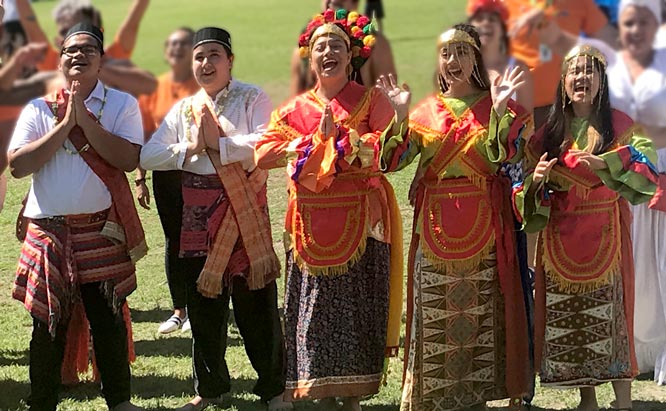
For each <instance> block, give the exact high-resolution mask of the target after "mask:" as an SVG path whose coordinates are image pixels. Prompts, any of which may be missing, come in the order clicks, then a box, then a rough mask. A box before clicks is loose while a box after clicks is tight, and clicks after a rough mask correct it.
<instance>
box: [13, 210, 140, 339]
mask: <svg viewBox="0 0 666 411" xmlns="http://www.w3.org/2000/svg"><path fill="white" fill-rule="evenodd" d="M67 218H68V219H69V221H68V222H66V223H62V222H60V221H57V220H48V219H44V220H34V221H32V222H31V223H30V224H29V225H28V231H27V234H26V238H25V241H24V242H23V247H22V249H21V258H20V259H19V263H18V267H17V269H16V280H15V282H14V289H13V290H12V296H13V297H14V299H16V300H18V301H20V302H22V303H23V305H24V306H25V307H26V309H27V310H28V311H29V312H30V314H31V315H32V316H33V317H35V318H37V319H38V320H40V321H43V322H44V323H46V324H48V325H49V330H50V331H51V333H52V334H53V335H55V334H54V333H55V329H56V327H57V325H58V322H59V321H60V320H61V319H63V318H68V317H69V315H70V314H71V309H72V304H73V303H74V302H75V300H76V298H77V293H78V285H79V284H86V283H94V282H101V283H103V284H104V293H105V296H106V297H107V298H108V299H109V303H110V304H113V306H114V309H120V308H121V306H122V304H123V303H124V301H125V298H126V297H127V296H128V295H130V294H131V293H132V291H134V290H135V289H136V276H135V273H134V264H132V261H131V260H130V257H129V254H128V252H127V247H126V246H125V245H124V244H118V243H116V242H113V241H111V240H109V239H108V238H106V237H103V236H102V235H101V234H100V232H101V230H102V228H103V227H104V224H105V223H106V212H103V213H97V214H91V215H84V216H68V217H67Z"/></svg>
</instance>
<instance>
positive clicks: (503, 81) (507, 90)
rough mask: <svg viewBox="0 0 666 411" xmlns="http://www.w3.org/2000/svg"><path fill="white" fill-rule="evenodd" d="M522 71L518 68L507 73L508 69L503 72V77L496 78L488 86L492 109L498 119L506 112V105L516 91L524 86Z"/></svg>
mask: <svg viewBox="0 0 666 411" xmlns="http://www.w3.org/2000/svg"><path fill="white" fill-rule="evenodd" d="M523 77H524V75H523V70H522V69H521V68H520V67H517V66H516V67H514V68H513V70H511V71H509V68H508V67H507V69H506V70H505V71H504V75H503V76H497V78H495V80H494V81H493V84H492V85H491V86H490V95H491V96H492V99H493V108H494V109H495V112H496V113H497V115H499V116H500V117H501V116H503V115H504V112H505V111H506V105H507V103H508V102H509V99H511V96H513V94H514V93H515V92H516V90H518V88H519V87H520V86H522V85H523V84H525V80H524V79H523Z"/></svg>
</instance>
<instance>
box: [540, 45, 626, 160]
mask: <svg viewBox="0 0 666 411" xmlns="http://www.w3.org/2000/svg"><path fill="white" fill-rule="evenodd" d="M588 58H592V57H588ZM592 64H593V65H594V69H595V70H597V72H598V73H599V76H600V86H599V92H598V93H597V95H596V96H595V97H594V100H593V101H592V105H593V106H595V107H597V110H596V111H595V112H593V113H592V116H591V117H590V127H594V129H595V130H597V132H599V135H600V137H601V140H600V141H599V142H598V143H597V144H595V147H593V149H592V151H591V152H592V154H599V153H603V152H605V151H606V150H607V149H608V147H609V146H610V145H611V144H612V143H613V140H614V139H615V130H614V129H613V111H612V109H611V104H610V97H609V92H608V78H607V77H606V72H605V70H604V67H603V65H602V64H601V62H600V61H599V60H597V59H596V58H592ZM573 118H574V112H573V105H572V104H571V100H570V99H569V97H568V96H567V94H566V92H565V90H564V78H562V80H561V81H560V83H559V85H558V86H557V96H556V99H555V103H553V105H551V106H550V110H549V112H548V119H547V120H546V124H545V125H544V127H545V129H544V136H546V138H545V141H544V146H543V151H544V152H546V153H548V156H547V157H548V159H549V160H550V159H553V158H558V157H559V156H560V154H562V152H563V151H565V150H566V149H567V148H568V146H569V145H570V144H571V143H572V142H571V132H570V128H569V127H570V124H571V120H572V119H573Z"/></svg>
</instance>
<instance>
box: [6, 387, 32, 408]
mask: <svg viewBox="0 0 666 411" xmlns="http://www.w3.org/2000/svg"><path fill="white" fill-rule="evenodd" d="M0 393H2V395H0V410H22V409H28V408H27V406H26V405H25V401H26V400H27V398H28V395H29V394H30V384H28V383H27V382H23V381H15V380H0Z"/></svg>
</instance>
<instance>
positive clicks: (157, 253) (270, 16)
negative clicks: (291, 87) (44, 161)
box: [0, 0, 666, 411]
mask: <svg viewBox="0 0 666 411" xmlns="http://www.w3.org/2000/svg"><path fill="white" fill-rule="evenodd" d="M129 3H130V0H97V1H95V4H97V5H98V6H99V7H100V8H101V9H102V12H103V15H104V21H105V25H106V29H107V30H106V35H107V38H110V37H111V36H112V34H113V33H114V31H115V30H116V29H117V27H118V24H119V22H120V20H121V19H122V18H123V17H124V15H125V13H126V10H127V7H128V6H129ZM385 3H386V4H385V9H386V13H387V18H386V21H385V22H384V27H385V33H386V35H387V36H388V38H389V40H390V41H391V44H392V47H393V53H394V56H395V59H396V63H397V67H398V72H399V74H400V77H401V80H402V81H407V82H409V84H410V86H411V88H412V90H413V92H414V102H416V101H418V100H420V99H421V98H422V97H424V96H425V95H426V94H427V93H429V92H430V91H431V89H432V88H431V79H432V73H433V70H434V67H435V66H434V65H435V39H436V37H437V35H438V34H439V33H440V32H441V31H443V29H445V28H446V27H448V26H450V25H451V24H453V23H456V22H458V21H461V20H462V19H463V17H464V16H463V10H464V5H465V3H466V1H465V0H416V1H409V0H388V1H385ZM55 4H56V2H55V1H44V0H40V1H37V2H35V3H34V7H35V9H36V10H37V13H38V16H39V18H40V20H41V23H42V24H43V26H44V27H45V29H46V30H47V32H48V33H49V35H50V36H52V35H53V33H54V28H53V24H52V23H51V21H50V19H51V14H50V12H51V9H52V7H53V6H54V5H55ZM318 5H319V1H314V0H313V1H303V0H283V1H278V0H243V1H239V0H229V1H210V0H188V1H187V2H183V1H177V0H153V2H152V4H151V6H150V8H149V10H148V12H147V14H146V16H145V19H144V23H143V25H142V27H141V33H140V40H139V43H138V45H137V49H136V50H135V53H134V60H135V62H136V63H137V64H139V65H141V66H142V67H145V68H148V69H150V70H151V71H153V72H154V73H156V74H159V73H161V72H163V71H165V70H166V65H165V63H164V62H163V59H162V45H163V42H164V39H165V38H166V36H167V34H168V33H169V31H171V30H172V29H174V28H177V27H180V26H183V25H190V26H192V27H194V28H195V29H196V28H199V27H203V26H205V25H218V26H222V27H225V28H227V29H229V31H230V32H231V33H232V39H233V48H234V52H235V54H236V60H235V64H234V75H235V76H236V77H237V78H239V79H241V80H243V81H247V82H251V83H256V84H259V85H261V86H262V87H264V89H265V90H266V91H267V92H268V93H269V94H270V96H271V98H272V99H273V101H274V103H275V104H278V103H279V102H281V101H283V100H284V99H285V98H286V97H287V93H288V84H289V78H288V76H289V57H290V53H291V51H292V49H293V47H294V45H295V43H296V39H297V35H298V32H299V30H300V29H301V28H302V27H303V26H304V25H305V24H306V22H307V20H308V18H309V17H310V16H311V15H312V14H313V13H314V12H315V11H316V9H317V7H318ZM412 174H413V168H410V169H408V170H406V171H403V172H401V173H399V174H397V175H393V176H391V181H392V183H393V184H394V186H395V188H396V191H397V195H398V198H399V201H400V203H401V206H402V211H403V217H404V222H405V232H406V233H409V230H410V226H411V215H412V211H411V207H410V206H409V204H408V202H407V189H408V187H409V183H410V181H411V177H412ZM28 185H29V180H27V179H24V180H21V181H16V180H10V183H9V192H8V195H7V200H6V203H5V210H4V212H2V213H1V214H0V244H2V248H1V251H0V273H1V275H0V289H2V290H4V292H3V293H0V304H1V306H2V311H3V312H2V315H1V316H0V393H1V394H0V410H2V411H4V410H12V411H14V410H25V409H27V407H26V405H25V403H24V399H25V398H27V396H28V393H29V380H28V346H29V341H30V332H31V320H30V317H29V315H28V314H27V313H26V311H25V310H24V309H23V308H22V306H21V305H20V304H18V303H17V302H16V301H13V300H12V299H11V296H10V289H11V284H12V281H13V278H14V268H15V265H16V260H17V257H18V253H19V244H18V243H17V241H16V240H15V239H14V236H13V228H14V219H15V217H16V214H17V213H18V210H19V204H20V200H21V199H22V197H23V196H24V194H25V192H26V191H27V189H28ZM269 201H270V206H271V215H272V224H273V238H274V239H275V244H276V249H277V252H278V254H279V255H280V256H282V255H283V254H284V249H283V246H282V241H281V239H282V221H283V218H284V210H285V204H286V199H285V181H284V174H283V171H282V170H280V171H276V172H273V173H272V174H271V180H270V182H269ZM140 214H141V218H142V220H143V223H144V228H145V229H146V233H147V240H148V244H149V246H150V248H151V250H150V253H149V255H148V256H147V257H146V258H144V259H143V260H141V261H140V262H139V264H138V267H137V271H138V278H139V287H138V290H137V291H136V292H135V293H134V294H133V295H132V296H131V297H130V299H129V304H130V307H131V308H132V318H133V322H134V339H135V343H136V351H137V356H138V358H137V361H136V362H135V363H134V365H133V366H132V374H133V393H134V396H135V397H134V400H135V402H136V403H137V404H139V405H141V406H144V407H147V408H148V409H153V410H161V409H171V408H175V407H177V406H180V405H182V404H183V403H184V402H186V401H187V400H189V399H190V398H191V396H192V395H193V388H192V381H191V373H192V370H191V362H190V352H191V341H190V338H189V336H190V334H180V333H175V335H174V336H170V337H161V336H158V335H157V334H156V330H157V326H158V324H159V323H160V322H161V321H162V320H164V319H166V318H167V316H168V315H169V313H170V311H171V301H170V298H169V293H168V288H167V284H166V280H165V275H164V269H163V245H164V240H163V236H162V231H161V227H160V224H159V220H158V218H157V213H156V212H155V209H154V207H153V209H152V210H149V211H145V210H143V209H140ZM280 283H281V284H282V281H281V282H280ZM229 334H230V338H229V349H228V350H227V361H228V364H229V369H230V371H231V375H232V379H233V381H232V384H233V388H232V392H231V395H230V397H229V398H228V401H227V405H226V406H225V407H226V408H214V407H211V408H210V409H211V410H241V411H252V410H262V409H263V407H262V406H261V405H260V404H259V403H258V402H257V400H258V398H257V397H256V396H254V395H253V394H251V390H252V386H253V382H254V379H255V373H254V371H253V370H252V367H251V366H250V364H249V361H248V360H247V357H246V355H245V353H244V350H243V344H242V340H241V339H240V336H239V334H238V330H237V329H236V328H235V327H234V326H233V324H232V325H231V327H230V330H229ZM341 349H344V347H341ZM401 366H402V365H401V362H399V361H397V360H394V361H392V363H391V368H390V374H389V379H388V385H387V386H386V387H384V388H383V389H382V390H381V392H380V393H379V395H377V396H375V397H374V398H372V399H369V400H368V401H366V402H364V409H365V410H369V411H388V410H398V408H399V401H400V376H401ZM598 396H599V399H600V405H601V406H602V407H608V406H609V402H610V401H611V399H612V398H613V396H612V390H611V389H610V386H609V385H606V386H603V387H601V388H600V389H599V394H598ZM634 398H635V399H636V402H635V407H634V410H637V411H648V410H654V411H657V410H666V388H660V387H657V386H656V385H654V384H653V383H652V382H651V381H649V380H647V381H637V382H636V383H635V384H634ZM577 401H578V395H577V393H576V392H575V391H573V390H567V391H556V390H549V389H538V391H537V396H536V398H535V401H534V403H535V405H536V406H537V407H538V408H537V409H538V410H541V411H543V410H562V409H571V408H573V407H575V405H576V403H577ZM495 405H496V406H498V407H499V406H500V405H503V404H501V403H498V404H495ZM104 409H106V407H105V404H104V401H103V400H102V398H101V397H100V396H99V394H98V389H97V387H95V386H94V384H91V383H87V384H83V385H81V386H79V387H76V388H73V389H70V390H68V391H66V392H64V393H63V400H62V402H61V404H60V407H59V410H61V411H90V410H104ZM297 409H299V410H313V409H315V407H314V405H313V404H312V403H301V404H298V406H297Z"/></svg>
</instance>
